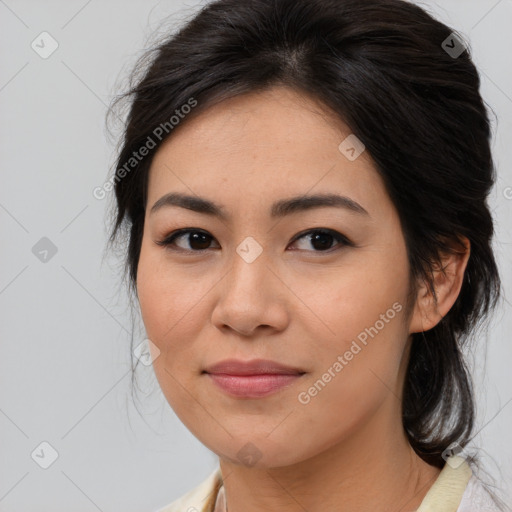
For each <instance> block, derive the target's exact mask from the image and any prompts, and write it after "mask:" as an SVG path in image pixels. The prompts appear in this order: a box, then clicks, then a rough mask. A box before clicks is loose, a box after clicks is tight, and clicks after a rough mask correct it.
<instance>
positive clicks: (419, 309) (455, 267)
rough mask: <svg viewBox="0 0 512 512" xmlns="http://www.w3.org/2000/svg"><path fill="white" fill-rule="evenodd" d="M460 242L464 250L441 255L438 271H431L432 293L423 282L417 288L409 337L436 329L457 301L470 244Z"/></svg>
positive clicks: (436, 269) (464, 240)
mask: <svg viewBox="0 0 512 512" xmlns="http://www.w3.org/2000/svg"><path fill="white" fill-rule="evenodd" d="M461 241H462V242H463V244H464V247H462V248H458V247H453V250H452V251H451V252H449V253H448V252H447V253H444V254H443V255H442V256H441V262H442V265H441V267H439V266H438V265H437V266H435V267H434V270H433V285H434V291H432V290H431V289H430V288H429V286H428V285H427V283H426V282H425V281H423V282H422V283H421V284H420V286H419V287H418V293H417V296H416V304H415V306H414V311H413V313H412V316H411V321H410V324H409V333H415V332H423V331H428V330H429V329H432V328H433V327H435V326H436V325H437V324H438V323H439V322H440V321H441V320H442V318H443V317H444V316H446V314H447V313H448V312H449V311H450V309H451V308H452V306H453V304H454V303H455V301H456V300H457V297H458V296H459V293H460V290H461V288H462V283H463V280H464V272H465V270H466V267H467V263H468V260H469V255H470V252H471V244H470V242H469V240H468V239H467V238H466V237H461Z"/></svg>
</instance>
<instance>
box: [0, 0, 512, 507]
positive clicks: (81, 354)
mask: <svg viewBox="0 0 512 512" xmlns="http://www.w3.org/2000/svg"><path fill="white" fill-rule="evenodd" d="M199 5H200V4H199V3H195V2H188V3H185V2H182V1H167V2H156V1H154V0H150V1H148V0H146V1H142V0H138V1H135V0H130V1H124V2H121V1H112V0H110V1H102V2H100V1H99V0H90V1H85V0H73V1H66V2H64V1H58V2H57V1H45V2H42V1H35V0H34V1H26V0H25V1H23V0H5V1H4V0H0V44H1V46H0V47H1V48H2V51H1V65H0V112H1V117H0V161H1V168H0V172H1V187H0V226H1V235H2V237H1V240H2V242H1V250H0V314H1V318H0V340H1V345H0V347H1V351H2V352H1V354H2V355H1V357H0V433H1V435H0V454H1V455H0V512H3V511H10V512H16V511H23V512H31V511H36V510H37V511H38V512H45V511H50V510H51V511H52V512H59V511H64V510H70V509H72V510H74V511H76V512H80V511H84V512H85V511H95V510H100V511H103V512H110V511H112V512H113V511H118V510H124V511H126V512H131V511H151V510H155V509H156V508H157V507H160V506H163V505H164V504H166V503H168V502H170V501H171V500H172V499H174V498H176V497H178V496H179V495H181V494H183V493H184V492H186V491H187V490H189V489H190V488H192V487H193V486H195V485H196V484H197V483H199V482H200V481H202V480H203V479H204V478H205V477H206V476H207V475H208V474H210V472H211V471H212V470H213V469H214V468H215V466H216V464H217V459H216V456H215V455H214V454H212V453H211V452H210V451H208V450H207V449H206V448H205V447H203V446H202V445H201V444H200V443H199V441H197V440H196V439H195V438H194V437H193V436H192V435H191V434H190V433H189V432H188V431H187V430H186V429H185V427H184V426H183V425H182V424H181V422H180V421H179V420H178V419H177V417H176V416H175V415H174V413H173V412H172V410H171V409H170V407H169V406H168V404H167V402H166V401H165V398H164V397H163V395H162V393H161V391H160V389H159V387H158V383H157V382H156V380H155V378H154V374H153V370H152V367H151V366H147V367H145V366H143V365H139V367H138V370H137V374H138V382H139V387H140V392H139V394H138V397H139V401H138V402H137V404H138V407H139V409H140V412H141V414H142V417H141V415H139V413H138V412H137V410H136V408H135V406H134V404H133V402H132V397H131V393H130V379H131V377H130V373H131V372H130V354H129V343H130V334H129V333H130V331H131V329H132V326H131V321H130V315H129V309H128V304H127V300H126V297H125V296H124V294H123V289H122V288H121V287H120V260H119V257H117V256H116V255H110V256H108V257H107V258H105V259H104V260H102V257H103V251H104V247H105V242H106V233H107V232H106V227H105V219H106V211H107V208H108V206H109V204H110V203H109V198H106V199H103V200H97V199H95V198H94V197H93V194H92V191H93V189H94V187H97V186H101V185H102V184H103V183H104V181H105V179H106V176H107V173H108V170H109V168H111V166H112V165H113V163H114V147H113V143H112V140H108V139H107V137H106V133H105V130H104V116H105V111H106V105H107V104H108V103H109V102H110V100H111V97H112V95H113V94H114V93H116V92H119V91H120V89H119V87H122V85H123V80H124V77H125V76H126V72H127V71H128V70H129V69H130V67H131V65H132V64H133V63H134V61H135V59H136V58H137V57H138V56H139V55H140V53H141V51H142V50H143V49H144V48H145V47H147V46H148V37H149V36H150V35H151V33H152V32H153V31H154V30H155V29H157V28H158V27H159V26H160V23H161V20H162V19H163V18H164V17H166V16H168V15H171V14H172V13H176V14H175V16H174V17H173V19H172V20H171V21H170V22H169V23H168V26H169V27H174V26H175V24H176V23H181V21H182V20H183V19H185V18H186V17H188V16H190V15H191V14H193V12H195V10H196V9H197V7H198V6H199ZM421 5H423V6H424V7H426V8H427V9H428V10H430V11H431V12H433V13H436V15H437V17H438V18H440V19H441V20H442V21H444V22H446V23H448V24H450V25H451V26H452V27H454V28H456V29H457V30H459V31H460V32H462V33H463V34H464V35H465V37H466V38H467V40H468V41H469V42H470V45H471V49H472V52H473V56H474V60H475V63H476V65H477V67H478V68H479V70H480V72H481V77H482V94H483V96H484V99H485V100H486V102H487V103H488V104H489V106H490V107H492V109H493V110H494V112H495V113H496V114H497V117H498V121H497V122H496V120H495V119H494V117H492V123H493V130H494V139H493V150H494V155H495V160H496V164H497V167H498V174H499V176H498V183H497V186H496V187H495V189H494V190H493V192H492V195H491V206H492V210H493V212H494V215H495V219H496V230H497V236H496V241H495V250H496V254H497V257H498V260H499V265H500V269H501V272H502V278H503V282H504V285H505V293H506V294H508V293H510V288H511V286H510V285H511V284H512V279H511V270H510V269H511V267H512V266H511V265H510V262H511V243H512V228H511V226H512V188H507V187H512V173H511V164H512V144H511V143H510V142H511V141H510V138H511V134H512V126H511V124H512V80H511V79H512V75H511V73H512V71H511V70H512V65H511V64H512V62H511V60H512V58H511V53H510V50H511V49H512V35H511V30H510V25H511V21H512V0H501V1H496V0H485V1H484V0H478V1H476V0H473V1H468V0H464V1H462V0H458V1H457V0H450V1H443V2H442V3H441V2H437V3H436V2H431V1H424V2H422V4H421ZM173 20H174V21H173ZM43 31H47V32H49V33H50V34H51V36H52V37H53V38H54V39H55V40H56V41H57V42H58V45H59V46H58V48H57V50H56V51H55V52H54V53H53V54H52V55H51V56H49V57H48V58H46V59H43V58H42V57H41V56H40V55H39V54H38V53H36V51H34V50H33V49H32V47H31V43H32V41H34V40H36V43H37V41H40V38H39V39H38V36H39V34H41V32H43ZM49 47H50V46H49V40H46V43H45V48H46V49H48V48H49ZM109 197H110V199H111V198H112V196H111V195H110V196H109ZM43 237H47V238H48V239H49V240H51V243H52V244H53V245H54V246H55V247H56V249H57V252H56V254H54V255H52V253H51V252H49V253H48V254H47V256H46V258H47V261H46V262H43V261H41V260H40V259H39V257H36V256H37V254H39V256H40V257H43V255H42V253H38V250H34V252H36V254H34V252H33V247H34V246H36V249H39V251H40V250H41V248H40V247H39V246H38V245H36V244H37V243H40V244H43V245H44V244H48V242H47V241H43V242H39V241H40V239H41V238H43ZM43 248H44V247H43ZM511 331H512V315H511V314H510V304H509V303H507V301H504V302H503V303H502V304H501V305H500V307H499V309H498V310H497V313H496V315H495V316H494V317H493V320H492V322H491V325H490V329H489V331H488V333H487V334H486V333H485V332H484V333H482V335H481V337H480V339H479V344H478V346H479V347H480V348H479V349H478V350H476V351H474V352H473V353H472V354H471V361H472V364H473V366H474V372H475V387H476V389H477V398H478V418H477V430H479V431H480V432H479V434H478V435H477V436H476V437H475V439H474V443H473V444H474V447H475V448H479V449H480V450H481V451H480V454H481V457H482V459H483V462H484V466H485V467H486V468H487V470H488V471H489V472H490V473H491V475H492V476H493V477H494V478H495V479H496V483H497V485H498V486H499V487H502V488H504V489H505V491H506V492H507V495H508V496H511V495H512V483H511V482H512V441H511V437H510V432H511V425H512V403H511V402H510V400H512V384H511V381H512V379H511V370H510V362H511V361H512V343H511V342H510V332H511ZM142 339H144V333H143V332H141V331H140V329H138V330H136V332H135V344H137V343H138V341H142ZM486 346H487V349H486V351H485V350H483V349H484V348H485V347H486ZM43 441H46V442H48V443H50V445H51V446H52V447H53V448H54V449H55V450H56V451H57V452H58V458H57V460H56V461H55V462H54V463H53V464H52V465H51V466H50V467H48V469H42V467H40V465H39V464H38V463H36V462H35V460H33V458H32V457H31V454H32V453H33V452H34V450H36V453H39V459H37V456H34V458H35V459H37V460H39V461H41V460H42V459H44V458H45V457H46V458H47V459H46V460H47V461H48V460H49V459H48V457H49V456H50V455H51V454H50V451H49V450H48V449H44V447H43V452H41V448H40V447H39V445H40V443H41V442H43ZM38 447H39V448H38ZM42 453H44V456H43V455H41V454H42ZM511 501H512V500H511Z"/></svg>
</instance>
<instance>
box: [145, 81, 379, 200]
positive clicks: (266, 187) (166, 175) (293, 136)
mask: <svg viewBox="0 0 512 512" xmlns="http://www.w3.org/2000/svg"><path fill="white" fill-rule="evenodd" d="M177 128H178V129H176V130H175V131H173V133H172V134H171V136H170V137H169V138H168V139H167V140H166V141H165V142H164V143H163V144H162V146H161V147H160V148H159V149H158V151H157V153H156V155H155V157H154V159H153V162H152V165H151V169H150V176H149V188H148V205H149V206H151V205H152V204H153V203H154V202H155V201H156V200H158V199H159V198H160V196H161V195H162V194H164V193H167V192H170V191H181V192H187V193H189V194H190V193H193V194H194V193H195V194H197V195H201V196H208V197H216V198H220V199H219V201H218V202H220V203H223V204H227V203H233V202H237V201H238V202H240V201H241V200H247V201H249V200H250V197H251V196H256V197H259V198H260V200H261V198H262V197H269V198H270V199H269V201H273V199H275V198H276V197H288V196H294V195H298V194H306V193H308V192H315V193H318V192H320V193H326V192H338V193H343V194H344V195H350V196H351V197H352V198H353V199H354V200H355V201H358V202H373V203H375V202H376V201H377V196H378V195H379V192H380V194H383V193H384V194H385V191H384V186H383V183H382V180H381V178H380V176H379V175H378V173H377V172H376V170H375V166H374V165H373V162H372V159H371V157H370V156H369V155H368V154H367V152H363V153H362V154H361V155H360V156H359V157H358V158H356V159H355V160H353V161H351V160H349V159H347V158H346V157H345V156H344V155H343V154H342V153H341V152H340V150H339V145H340V143H341V142H342V141H343V140H344V139H345V138H346V137H347V136H349V135H350V133H351V132H350V128H349V127H348V126H347V125H345V124H344V123H343V122H342V121H341V120H340V119H338V118H337V117H336V116H335V115H334V114H333V113H332V112H330V111H329V110H328V109H327V108H326V107H325V106H323V105H322V104H321V103H320V102H318V101H316V100H315V99H312V98H310V97H309V96H305V95H303V94H300V93H297V92H296V91H293V90H291V89H289V88H287V87H274V88H272V89H269V90H266V91H262V92H256V93H249V94H244V95H240V96H238V97H235V98H231V99H228V100H224V101H223V102H221V103H219V104H217V105H214V106H212V107H210V108H208V109H206V110H204V111H203V112H200V113H199V114H198V115H196V116H191V117H190V118H189V119H186V117H185V119H184V121H183V122H182V124H181V125H179V126H178V127H177ZM233 192H235V194H233Z"/></svg>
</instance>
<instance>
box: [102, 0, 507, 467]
mask: <svg viewBox="0 0 512 512" xmlns="http://www.w3.org/2000/svg"><path fill="white" fill-rule="evenodd" d="M455 34H456V33H455ZM456 35H458V36H459V40H457V41H459V42H458V43H457V44H460V41H461V40H463V38H462V37H461V36H460V35H459V34H456ZM454 37H455V36H454V31H453V30H452V29H451V28H449V27H448V26H446V25H445V24H443V23H441V22H439V21H437V20H436V19H434V18H433V17H432V16H431V15H430V14H428V13H427V12H426V11H425V10H423V9H422V8H420V7H418V6H417V5H414V4H412V3H409V2H406V1H402V0H243V1H240V0H218V1H214V2H211V3H208V4H207V5H205V6H204V7H202V8H201V9H200V11H199V12H198V13H197V14H196V15H195V16H194V17H193V18H192V19H190V20H189V21H188V22H187V23H186V24H185V25H184V26H183V27H181V28H180V29H179V30H178V31H177V32H176V33H174V34H172V35H171V36H167V37H166V38H165V40H164V41H163V42H161V43H160V44H158V46H157V47H154V48H152V49H151V50H150V51H149V52H147V53H145V54H144V55H143V57H142V58H141V59H140V60H139V62H138V63H137V66H136V68H135V72H134V73H133V75H132V80H131V83H130V87H129V91H128V92H127V93H126V94H124V95H122V96H120V97H119V98H118V99H117V100H118V101H120V100H126V99H129V101H130V107H129V112H128V115H127V119H126V124H125V128H124V137H123V141H122V145H121V147H120V150H119V155H118V158H117V162H116V169H117V171H116V173H118V172H119V169H121V168H122V167H123V166H124V169H125V172H123V173H122V176H121V175H120V174H116V175H115V177H114V178H115V179H114V181H115V197H116V200H117V209H116V212H115V214H114V215H115V218H114V219H113V226H112V232H111V237H110V242H113V241H115V240H116V239H117V238H118V236H119V234H120V232H124V233H125V235H126V237H127V243H128V247H127V251H126V261H125V264H126V267H125V270H126V274H127V275H128V276H129V281H130V286H131V287H132V291H133V290H136V288H135V286H136V280H137V266H138V261H139V255H140V249H141V242H142V236H143V225H144V216H145V209H146V200H147V197H146V194H147V182H148V172H149V168H150V165H151V161H152V158H153V157H154V155H155V153H156V151H157V150H158V147H159V146H160V145H161V144H162V142H163V141H164V140H166V138H167V137H172V129H171V128H172V127H170V123H169V120H170V119H171V118H172V117H173V116H177V115H178V114H182V115H180V116H179V119H180V120H179V122H180V123H186V122H187V120H188V119H190V118H192V117H194V116H197V115H198V114H199V113H201V112H203V111H205V110H206V109H207V108H208V107H210V106H212V105H214V104H217V103H219V102H221V101H222V100H224V99H227V98H232V97H234V96H237V95H240V94H244V93H248V92H254V91H264V90H265V89H266V88H268V87H271V86H274V85H284V86H287V87H290V88H292V89H294V90H296V91H298V92H300V93H302V94H304V93H305V94H307V95H309V96H311V97H313V98H315V99H317V100H320V101H321V102H322V103H323V104H324V105H325V106H326V107H328V109H330V110H331V111H332V112H334V113H335V114H336V115H337V116H338V118H339V119H340V120H341V121H343V122H344V123H345V124H346V125H347V126H348V127H349V128H350V130H351V132H352V133H353V134H355V135H356V136H357V137H358V138H359V139H360V140H361V141H362V142H363V143H364V145H365V147H366V151H368V152H369V154H370V155H371V157H372V159H373V161H374V163H375V165H376V168H377V171H378V172H379V174H380V175H381V177H382V178H383V180H384V183H385V186H386V190H387V192H388V194H389V196H390V198H391V200H392V202H393V204H394V206H395V208H396V210H397V211H398V214H399V217H400V221H401V226H402V230H403V235H404V239H405V242H406V247H407V254H408V261H409V269H408V270H407V269H404V271H408V272H409V276H410V283H411V288H410V299H411V300H410V303H409V304H408V311H409V312H410V311H411V306H413V305H414V300H415V292H416V290H417V288H416V286H417V283H418V282H421V281H424V282H426V283H427V284H428V286H429V289H430V290H431V291H433V293H434V297H435V290H434V287H433V271H434V269H436V268H438V266H440V265H441V259H440V256H441V255H442V254H443V253H446V252H450V251H457V250H459V249H461V248H463V246H461V237H467V238H468V239H469V241H470V244H471V251H470V257H469V261H468V264H467V267H466V271H465V275H464V279H463V283H462V288H461V290H460V294H459V296H458V298H457V300H456V301H455V303H454V305H453V307H452V308H451V310H450V311H449V312H448V313H447V314H446V316H445V317H444V318H442V320H441V321H440V322H439V323H438V324H437V325H436V326H435V327H434V328H432V329H430V330H428V331H426V332H421V333H414V334H413V335H412V345H411V351H410V360H409V364H408V369H407V374H406V377H405V382H404V389H403V403H402V414H403V426H404V430H405V432H406V434H407V436H408V439H409V442H410V444H411V446H412V447H413V448H414V450H415V451H416V453H417V454H418V455H419V456H420V457H421V458H422V459H424V460H425V461H426V462H428V463H430V464H432V465H435V466H437V467H442V466H443V464H444V460H443V456H442V454H443V451H444V450H445V449H446V448H447V447H448V446H449V445H451V444H452V443H454V442H457V443H458V444H459V445H460V446H461V447H464V446H465V445H466V444H467V443H468V441H469V440H470V439H471V434H472V430H473V423H474V398H473V392H472V385H471V378H470V376H469V372H468V369H467V366H466V364H465V361H464V357H463V349H464V345H465V344H466V343H467V341H468V340H469V339H470V336H469V335H470V334H472V331H473V330H474V329H475V328H476V327H477V325H478V324H479V322H480V320H482V319H483V318H484V317H485V316H486V315H487V314H488V313H489V312H490V310H491V309H492V308H494V307H495V305H496V302H497V299H498V298H499V296H500V278H499V273H498V269H497V266H496V262H495V259H494V255H493V251H492V248H491V241H492V236H493V221H492V217H491V214H490V211H489V208H488V205H487V202H486V201H487V196H488V194H489V191H490V189H491V188H492V186H493V184H494V180H495V170H494V164H493V160H492V156H491V150H490V141H491V133H490V124H489V119H488V114H487V111H486V107H485V105H484V102H483V100H482V97H481V96H480V93H479V87H480V79H479V75H478V72H477V70H476V69H475V66H474V64H473V62H472V60H471V57H470V52H469V49H468V47H467V46H466V49H465V51H462V53H461V54H460V55H458V56H455V55H454V54H453V53H450V52H448V51H447V49H446V43H445V42H446V41H447V40H448V41H449V45H448V47H454V45H455V41H456V40H455V39H453V38H454ZM450 38H452V39H450ZM191 99H193V101H194V102H195V106H194V108H187V109H186V110H185V109H183V106H184V105H187V104H188V105H191V104H192V103H191ZM185 112H189V113H187V114H186V115H183V114H184V113H185ZM176 119H177V117H176ZM158 127H160V130H158V129H157V128H158ZM162 127H165V130H164V131H165V134H164V131H162ZM297 129H298V130H300V127H297ZM157 134H158V136H157ZM162 134H164V136H162ZM148 138H151V140H152V145H153V146H154V147H153V148H152V149H151V150H150V151H149V154H148V155H147V156H145V157H144V158H141V159H140V161H137V162H136V163H134V162H132V164H133V165H131V167H130V168H129V169H128V170H127V169H126V162H128V161H130V158H131V157H132V155H133V152H134V151H138V150H139V149H140V148H141V147H142V146H144V145H147V142H148V140H149V139H148Z"/></svg>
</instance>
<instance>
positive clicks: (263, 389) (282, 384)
mask: <svg viewBox="0 0 512 512" xmlns="http://www.w3.org/2000/svg"><path fill="white" fill-rule="evenodd" d="M203 373H206V374H207V375H208V377H210V379H211V380H212V381H213V382H214V383H215V385H216V386H218V388H220V389H221V390H222V391H224V392H225V393H227V394H228V395H229V396H231V397H234V398H263V397H265V396H268V395H271V394H274V393H277V392H278V391H280V390H281V389H284V388H286V387H289V386H290V385H292V384H293V383H294V382H296V381H297V380H298V379H300V377H301V376H302V375H304V374H305V373H306V372H304V371H303V370H301V369H299V368H296V367H292V366H286V365H283V364H281V363H277V362H276V361H269V360H264V359H256V360H252V361H241V360H236V359H227V360H224V361H221V362H220V363H217V364H214V365H212V366H209V367H208V368H207V370H205V371H204V372H203Z"/></svg>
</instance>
